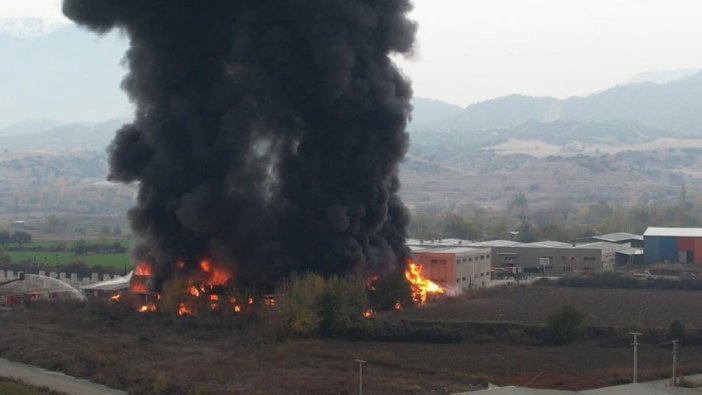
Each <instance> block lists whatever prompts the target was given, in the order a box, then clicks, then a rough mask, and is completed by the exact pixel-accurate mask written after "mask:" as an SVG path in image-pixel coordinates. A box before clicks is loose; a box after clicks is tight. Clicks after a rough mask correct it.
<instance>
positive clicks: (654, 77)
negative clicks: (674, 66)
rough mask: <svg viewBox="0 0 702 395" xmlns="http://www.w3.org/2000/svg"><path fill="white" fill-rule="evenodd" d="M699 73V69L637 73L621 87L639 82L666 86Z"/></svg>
mask: <svg viewBox="0 0 702 395" xmlns="http://www.w3.org/2000/svg"><path fill="white" fill-rule="evenodd" d="M699 72H700V69H683V70H659V71H649V72H646V73H639V74H636V75H635V76H633V77H631V78H629V79H628V80H626V81H624V82H623V83H622V85H629V84H638V83H640V82H653V83H656V84H666V83H668V82H673V81H675V80H679V79H681V78H685V77H690V76H692V75H694V74H697V73H699Z"/></svg>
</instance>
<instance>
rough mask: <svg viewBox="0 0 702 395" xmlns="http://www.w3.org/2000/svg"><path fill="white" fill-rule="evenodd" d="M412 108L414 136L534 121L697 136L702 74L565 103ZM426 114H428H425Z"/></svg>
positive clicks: (516, 98)
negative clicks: (630, 126) (619, 124)
mask: <svg viewBox="0 0 702 395" xmlns="http://www.w3.org/2000/svg"><path fill="white" fill-rule="evenodd" d="M653 75H655V74H653ZM414 105H415V111H416V113H415V117H414V119H413V122H412V123H411V124H410V126H409V129H410V130H411V131H415V132H426V131H480V130H490V129H500V128H508V127H515V126H518V125H521V124H525V123H530V122H542V123H547V122H553V121H569V122H609V121H628V122H633V123H637V124H639V125H640V126H641V127H648V128H655V129H659V130H661V131H662V132H663V133H666V134H667V135H668V136H678V137H697V136H700V132H702V111H700V109H701V108H702V72H697V73H694V74H691V75H690V74H689V73H688V74H685V76H683V77H682V78H680V79H676V80H673V81H670V82H666V83H655V82H648V81H644V82H636V83H628V84H621V85H618V86H615V87H613V88H610V89H607V90H605V91H602V92H599V93H596V94H592V95H589V96H583V97H571V98H568V99H562V100H559V99H556V98H552V97H531V96H523V95H511V96H506V97H501V98H497V99H494V100H488V101H484V102H480V103H475V104H472V105H470V106H468V107H466V108H465V109H463V110H461V111H460V112H456V111H455V106H452V105H450V104H447V103H445V104H444V105H440V104H439V103H437V102H432V103H431V107H429V106H427V105H426V104H425V102H424V101H421V100H419V101H415V103H414ZM434 109H436V110H434ZM427 112H428V113H429V116H424V115H423V114H425V113H427ZM440 114H448V115H447V116H443V117H441V116H440Z"/></svg>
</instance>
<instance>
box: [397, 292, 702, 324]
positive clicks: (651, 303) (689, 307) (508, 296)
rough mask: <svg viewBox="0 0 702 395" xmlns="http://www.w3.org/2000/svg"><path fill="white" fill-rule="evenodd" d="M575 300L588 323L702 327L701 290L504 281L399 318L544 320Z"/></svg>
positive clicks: (534, 321)
mask: <svg viewBox="0 0 702 395" xmlns="http://www.w3.org/2000/svg"><path fill="white" fill-rule="evenodd" d="M566 304H568V305H573V306H575V307H577V309H578V310H580V311H581V312H582V313H583V314H584V316H585V324H586V325H597V326H622V327H627V326H631V327H645V328H667V327H668V326H669V325H670V322H671V321H672V320H674V319H680V320H681V321H682V322H683V323H684V324H685V325H686V326H687V327H688V328H697V329H702V315H700V314H698V312H699V311H702V291H685V290H668V289H605V288H565V287H552V286H533V287H525V286H522V287H506V288H505V287H503V288H495V289H490V290H481V291H477V292H474V293H471V294H468V295H466V296H463V297H459V298H453V299H446V300H443V301H440V302H438V303H435V304H432V305H429V306H426V307H425V308H420V309H414V310H405V311H402V312H400V313H398V314H394V315H392V317H395V318H396V319H409V320H411V319H421V320H438V321H473V322H481V321H491V322H519V323H526V324H542V323H545V322H546V318H547V317H548V315H549V314H550V313H551V312H553V311H554V310H556V309H558V308H560V307H561V306H563V305H566Z"/></svg>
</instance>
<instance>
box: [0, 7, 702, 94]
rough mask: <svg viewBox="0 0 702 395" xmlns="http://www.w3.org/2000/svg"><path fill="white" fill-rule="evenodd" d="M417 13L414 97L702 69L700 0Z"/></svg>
mask: <svg viewBox="0 0 702 395" xmlns="http://www.w3.org/2000/svg"><path fill="white" fill-rule="evenodd" d="M60 15H61V14H60V0H0V17H17V16H42V17H48V18H59V17H60ZM413 15H414V18H415V19H416V20H418V21H419V23H420V26H421V27H420V32H419V42H418V47H417V53H416V55H415V56H414V58H412V59H409V60H406V59H400V60H398V62H399V63H400V64H401V66H402V68H403V70H404V71H405V73H406V74H408V75H409V76H410V77H411V78H412V80H413V81H414V87H415V94H416V95H417V96H422V97H431V98H437V99H443V100H446V101H449V102H453V103H456V104H460V105H467V104H469V103H472V102H475V101H479V100H484V99H489V98H493V97H498V96H502V95H506V94H510V93H523V94H530V95H539V96H542V95H543V96H545V95H549V96H556V97H566V96H571V95H582V94H588V93H592V92H595V91H598V90H602V89H605V88H607V87H609V86H612V85H614V84H616V83H618V82H621V81H624V80H626V79H628V78H630V77H632V76H633V75H635V74H638V73H641V72H645V71H653V70H672V69H687V68H701V67H702V24H700V17H701V16H702V1H700V0H415V11H414V13H413ZM86 34H87V33H86ZM115 89H118V88H117V87H115Z"/></svg>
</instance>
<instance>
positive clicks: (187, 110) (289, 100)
mask: <svg viewBox="0 0 702 395" xmlns="http://www.w3.org/2000/svg"><path fill="white" fill-rule="evenodd" d="M410 10H411V3H410V0H353V1H347V0H343V1H342V0H298V1H293V2H285V1H279V0H258V1H243V0H211V1H206V2H203V1H200V0H178V1H171V0H154V1H142V0H64V2H63V11H64V13H65V15H66V16H68V17H69V18H70V19H72V20H74V21H75V22H77V23H78V24H80V25H82V26H85V27H87V28H88V29H90V30H92V31H95V32H97V33H105V32H107V31H109V30H111V29H120V30H121V31H123V32H124V33H125V35H126V36H127V37H128V38H129V40H130V48H129V50H128V52H127V54H126V59H125V63H126V64H127V65H128V66H129V73H128V75H127V76H126V77H125V79H124V81H123V83H122V87H123V88H124V89H125V90H126V92H127V94H128V95H129V97H130V99H131V101H132V102H133V103H134V104H135V106H136V111H135V117H134V121H133V122H131V123H129V124H126V125H124V126H123V127H122V128H121V129H120V130H119V131H117V134H116V137H115V139H114V141H113V142H112V144H111V145H110V147H109V155H110V174H109V179H110V180H113V181H118V182H124V183H132V182H136V183H138V185H139V193H138V199H137V202H136V205H135V206H134V207H133V208H132V209H131V210H130V212H129V219H130V222H131V226H132V228H133V230H134V232H135V233H136V234H137V235H139V236H140V238H141V239H142V240H143V243H142V245H140V246H138V247H137V248H136V249H135V259H137V261H149V262H151V266H150V268H151V270H152V274H151V276H150V279H149V284H148V285H149V287H150V289H151V290H152V291H157V290H159V289H160V288H161V287H162V286H163V283H164V280H167V279H169V278H173V277H175V276H179V275H187V276H191V277H192V278H193V280H195V281H197V280H198V278H200V277H201V276H203V275H204V274H203V273H210V274H212V273H214V272H207V271H205V270H203V267H202V265H201V263H202V262H203V260H205V261H207V262H210V263H211V264H212V268H217V270H218V271H221V272H224V273H227V275H228V276H227V279H226V281H227V282H234V283H236V285H239V286H246V287H253V288H257V289H261V290H269V289H272V288H273V287H274V286H275V285H276V283H277V282H278V281H279V280H280V279H281V278H283V277H285V276H287V275H288V274H290V273H292V272H295V271H306V270H312V271H316V272H319V273H322V274H343V273H348V272H355V273H360V274H363V275H369V274H372V273H378V274H383V273H387V272H391V271H394V270H404V262H405V260H406V259H407V258H409V256H410V253H409V250H408V248H407V247H406V245H405V239H406V232H405V229H406V226H407V223H408V221H409V217H408V214H407V210H406V208H405V206H404V205H403V203H402V202H401V200H400V198H399V196H398V189H399V182H398V164H399V162H400V160H401V159H402V158H403V156H404V154H405V152H406V150H407V146H408V135H407V133H406V132H405V126H406V122H407V119H408V117H409V115H410V110H411V106H410V104H409V101H410V98H411V95H412V91H411V88H410V84H409V82H408V81H407V79H406V78H405V77H404V76H403V75H402V74H401V72H400V71H399V70H398V69H397V67H396V66H395V65H394V63H393V62H392V60H391V58H390V55H391V54H407V53H410V52H411V50H412V45H413V42H414V35H415V30H416V26H415V24H414V23H413V22H412V21H410V20H409V19H408V18H407V13H408V12H409V11H410ZM215 282H221V281H215ZM142 285H143V284H142V283H139V285H136V284H135V287H136V286H138V287H141V286H142Z"/></svg>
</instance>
